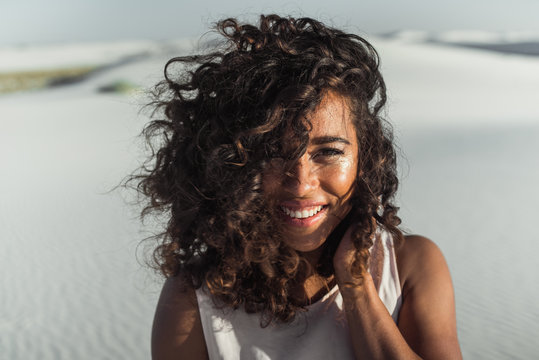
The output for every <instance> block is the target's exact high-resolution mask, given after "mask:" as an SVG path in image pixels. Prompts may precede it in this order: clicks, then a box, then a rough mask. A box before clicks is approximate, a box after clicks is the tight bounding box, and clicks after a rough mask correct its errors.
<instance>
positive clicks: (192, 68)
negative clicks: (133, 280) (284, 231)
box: [131, 15, 402, 324]
mask: <svg viewBox="0 0 539 360" xmlns="http://www.w3.org/2000/svg"><path fill="white" fill-rule="evenodd" d="M217 30H218V31H219V33H220V34H221V35H222V36H223V38H224V40H223V42H222V43H221V44H220V45H219V46H217V47H215V48H214V49H217V50H215V51H214V52H209V53H205V54H202V55H195V56H184V57H176V58H173V59H171V60H169V61H168V63H167V64H166V66H165V80H163V81H162V82H161V83H159V84H158V85H157V86H156V88H155V91H154V95H155V100H154V102H152V105H153V106H154V109H156V112H155V113H154V118H153V120H152V121H151V122H150V123H149V124H148V125H147V126H146V127H145V128H144V130H143V135H144V136H145V137H146V140H147V141H148V143H150V145H151V146H152V147H151V149H152V154H151V156H150V158H149V160H148V161H147V162H146V163H145V165H143V167H142V172H141V173H140V174H138V175H136V176H133V178H132V179H131V180H133V179H135V180H136V181H137V184H138V186H137V188H138V190H139V191H140V192H141V193H142V194H144V195H145V196H146V197H147V199H148V200H149V201H148V204H147V206H146V207H145V208H144V209H143V211H142V216H143V217H144V216H147V215H148V214H151V213H157V214H158V215H160V216H163V217H164V218H165V219H166V220H167V224H166V228H165V230H164V232H163V233H162V234H161V235H160V236H159V245H158V246H157V248H156V249H155V251H154V253H153V260H154V261H155V264H156V266H157V268H158V269H160V271H161V272H162V274H164V275H165V276H166V277H172V276H178V275H182V276H184V277H185V278H186V279H188V280H189V282H190V283H191V285H192V286H193V287H195V288H199V287H201V286H206V287H207V288H208V289H209V291H210V292H211V294H212V297H213V298H214V299H216V301H218V302H219V303H220V304H223V306H226V307H231V308H238V307H243V308H244V309H245V310H246V311H247V312H257V313H260V314H261V316H262V317H261V319H263V321H262V322H263V323H264V324H269V323H270V322H272V321H281V322H288V321H291V320H292V319H293V318H294V317H295V315H296V313H297V312H298V311H301V310H302V309H303V308H304V305H303V304H302V303H301V302H299V301H298V300H297V299H294V298H293V297H292V296H291V295H290V292H291V291H290V289H291V286H292V285H293V284H294V281H295V279H296V280H297V278H298V276H301V274H302V272H304V271H306V270H305V265H304V263H303V262H302V261H301V256H300V254H298V253H297V252H296V251H295V250H293V249H291V248H290V247H288V246H287V245H286V244H285V243H284V242H283V241H282V238H281V235H280V234H279V231H278V230H276V229H278V226H276V223H277V222H276V220H275V219H276V216H275V214H274V213H273V211H274V210H272V209H274V208H275V207H273V206H271V204H269V203H270V200H268V199H266V198H265V197H264V194H263V192H262V187H261V184H262V173H263V171H264V169H265V168H266V166H267V165H268V162H269V161H270V160H271V159H272V158H274V157H280V158H283V159H285V161H287V162H288V163H293V162H294V161H295V160H297V159H298V158H299V157H300V156H301V155H302V154H303V153H304V152H305V148H306V146H307V143H308V139H309V123H308V120H307V121H306V120H305V119H306V115H307V114H308V113H309V112H312V111H314V109H315V108H316V106H317V105H318V104H320V102H321V100H322V98H323V96H324V95H325V94H327V93H328V91H332V92H335V93H337V94H339V95H341V96H343V97H344V98H346V99H347V100H348V103H349V106H350V109H351V113H352V115H353V121H354V125H355V127H356V130H357V131H356V133H357V140H358V144H359V166H358V175H357V179H356V181H355V189H354V193H353V195H352V198H351V199H350V202H351V204H352V205H353V214H352V215H351V216H350V218H351V219H352V220H351V221H352V222H353V223H357V225H358V226H357V227H356V231H355V233H354V234H353V241H354V244H355V246H356V249H357V251H356V261H355V262H354V268H353V272H354V273H355V274H361V272H362V271H364V270H365V268H366V266H367V263H368V259H369V252H368V249H369V247H370V246H371V245H372V241H373V240H372V237H373V234H374V232H375V227H376V222H377V223H378V224H379V225H381V226H384V227H385V228H386V229H388V230H389V231H390V232H391V233H392V234H393V236H394V238H395V239H396V240H397V241H400V240H402V234H401V232H400V231H399V230H398V228H397V226H398V225H399V224H400V219H399V218H398V216H397V210H398V208H397V207H395V206H394V205H393V203H392V201H393V197H394V194H395V192H396V190H397V185H398V179H397V175H396V155H395V150H394V147H393V139H392V132H391V128H390V127H389V125H388V124H387V123H386V122H385V121H384V120H383V119H382V117H381V115H380V111H381V109H382V108H383V106H384V104H385V102H386V89H385V84H384V81H383V78H382V75H381V74H380V71H379V60H378V55H377V53H376V51H375V50H374V48H373V47H372V46H371V45H370V44H369V43H368V42H367V41H366V40H364V39H363V38H361V37H359V36H357V35H354V34H347V33H344V32H342V31H340V30H337V29H334V28H331V27H328V26H325V25H324V24H322V23H320V22H318V21H315V20H313V19H309V18H300V19H294V18H285V17H279V16H277V15H269V16H261V17H260V23H259V25H258V26H255V25H251V24H242V23H240V22H239V21H237V20H236V19H226V20H223V21H220V22H219V23H217ZM175 65H180V70H179V71H173V67H174V66H175ZM155 114H161V115H162V116H161V117H160V118H157V117H158V116H157V115H155ZM290 132H292V136H293V138H294V139H295V140H296V141H297V144H298V146H297V147H294V149H293V150H284V149H285V148H289V147H285V146H283V139H284V136H285V134H286V136H287V141H288V139H289V137H290ZM373 219H376V221H373ZM339 231H340V234H338V235H334V234H333V235H332V236H342V230H339ZM335 232H338V231H335ZM335 232H334V233H335ZM326 243H330V242H329V241H326ZM334 251H335V249H334V248H333V249H330V246H327V249H325V250H324V254H323V255H322V257H321V260H320V265H319V266H318V267H317V268H316V271H318V273H320V274H322V275H324V276H329V275H331V274H332V272H333V264H332V256H333V253H334Z"/></svg>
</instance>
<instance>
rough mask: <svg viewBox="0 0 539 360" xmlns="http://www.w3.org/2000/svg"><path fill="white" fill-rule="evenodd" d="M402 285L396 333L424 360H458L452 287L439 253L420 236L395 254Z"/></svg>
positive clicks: (444, 262) (405, 243)
mask: <svg viewBox="0 0 539 360" xmlns="http://www.w3.org/2000/svg"><path fill="white" fill-rule="evenodd" d="M397 263H398V267H399V274H400V275H401V283H402V284H403V300H404V301H403V304H402V308H401V311H400V315H399V324H398V325H399V329H400V331H401V333H402V334H403V336H404V337H405V339H406V341H407V342H408V344H409V345H410V346H411V347H412V348H413V349H414V350H415V351H416V352H417V353H418V354H420V355H421V356H422V357H424V358H430V359H432V358H436V359H461V358H462V355H461V352H460V346H459V343H458V338H457V324H456V314H455V299H454V295H453V285H452V282H451V276H450V274H449V269H448V267H447V264H446V261H445V259H444V257H443V255H442V252H441V251H440V249H439V248H438V247H437V246H436V245H435V244H434V243H433V242H432V241H430V240H429V239H427V238H424V237H422V236H408V237H406V240H405V242H404V244H403V246H402V247H401V248H400V249H399V250H398V252H397Z"/></svg>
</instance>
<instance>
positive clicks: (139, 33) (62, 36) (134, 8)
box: [0, 0, 539, 46]
mask: <svg viewBox="0 0 539 360" xmlns="http://www.w3.org/2000/svg"><path fill="white" fill-rule="evenodd" d="M261 13H266V14H267V13H278V14H287V15H288V14H289V15H292V16H296V17H298V16H309V17H314V18H317V19H318V20H322V21H323V22H325V23H327V24H329V25H333V26H336V27H339V28H343V29H345V30H349V31H351V32H358V33H363V34H377V33H384V32H389V31H394V30H402V29H406V30H426V31H446V30H487V31H519V32H522V31H523V32H533V33H539V21H537V14H539V1H537V0H453V1H447V0H444V1H441V0H406V1H404V0H354V1H339V0H334V1H321V0H311V1H283V0H273V1H267V0H266V1H261V0H256V1H248V0H230V1H228V2H227V1H223V0H203V1H202V0H199V1H186V0H153V1H150V0H130V1H127V0H47V1H45V0H0V46H6V45H21V44H22V45H24V44H34V43H55V42H77V41H110V40H130V39H150V40H154V39H155V40H160V39H165V40H166V39H177V38H184V37H199V36H201V35H202V34H203V33H204V32H206V31H207V30H208V28H209V27H210V26H211V24H212V23H214V22H215V21H217V20H219V19H221V18H225V17H231V16H233V17H240V18H241V19H247V20H253V19H256V18H257V17H258V16H257V15H258V14H261Z"/></svg>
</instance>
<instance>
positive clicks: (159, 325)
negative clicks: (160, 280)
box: [152, 276, 208, 360]
mask: <svg viewBox="0 0 539 360" xmlns="http://www.w3.org/2000/svg"><path fill="white" fill-rule="evenodd" d="M193 356H194V358H197V359H204V358H207V357H208V355H207V351H206V343H205V341H204V333H203V330H202V323H201V321H200V314H199V310H198V304H197V298H196V293H195V289H194V288H193V287H192V286H191V284H190V283H189V282H188V281H186V280H185V279H183V278H182V277H179V276H178V277H171V278H168V279H167V280H166V281H165V283H164V284H163V289H162V291H161V295H160V296H159V302H158V304H157V308H156V311H155V317H154V322H153V328H152V358H153V359H155V360H160V359H163V360H165V359H181V358H191V357H193Z"/></svg>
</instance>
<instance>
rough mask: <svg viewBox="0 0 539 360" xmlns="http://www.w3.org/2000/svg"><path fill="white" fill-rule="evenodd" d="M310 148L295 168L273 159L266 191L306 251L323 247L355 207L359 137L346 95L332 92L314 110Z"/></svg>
mask: <svg viewBox="0 0 539 360" xmlns="http://www.w3.org/2000/svg"><path fill="white" fill-rule="evenodd" d="M308 119H309V120H310V122H311V124H312V130H311V132H310V135H309V143H308V146H307V151H306V152H305V153H304V154H303V155H302V156H301V158H299V159H298V161H297V162H296V163H295V164H294V166H293V167H292V169H291V170H289V171H288V172H286V171H285V170H284V169H283V166H282V165H281V166H279V164H278V163H277V162H276V163H272V164H270V166H269V167H268V169H267V170H266V171H265V173H264V177H263V190H264V194H265V195H266V196H267V197H268V198H269V199H271V200H272V201H276V206H277V209H276V210H277V213H278V214H279V215H280V216H281V218H282V220H283V221H282V224H283V226H284V229H282V230H283V234H284V241H286V243H287V244H288V245H289V246H290V247H292V248H293V249H295V250H297V251H300V252H310V251H314V250H317V249H319V248H320V246H321V245H323V244H324V243H325V241H326V239H327V237H328V236H329V234H330V233H331V232H332V231H333V230H334V229H335V227H336V226H337V225H338V224H339V222H340V221H341V220H342V219H343V218H344V217H345V216H346V215H347V214H348V212H349V211H350V209H351V206H350V204H349V199H350V197H351V195H352V191H353V184H354V182H355V179H356V176H357V171H358V143H357V137H356V131H355V127H354V125H353V123H352V116H351V114H350V110H349V109H348V106H347V102H346V99H345V98H343V97H341V96H339V95H336V94H334V93H328V94H327V95H326V96H325V97H324V98H323V99H322V102H321V103H320V104H319V106H318V107H317V109H315V111H313V112H312V113H311V114H309V115H308Z"/></svg>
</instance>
